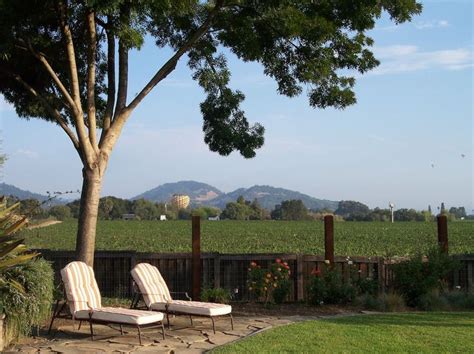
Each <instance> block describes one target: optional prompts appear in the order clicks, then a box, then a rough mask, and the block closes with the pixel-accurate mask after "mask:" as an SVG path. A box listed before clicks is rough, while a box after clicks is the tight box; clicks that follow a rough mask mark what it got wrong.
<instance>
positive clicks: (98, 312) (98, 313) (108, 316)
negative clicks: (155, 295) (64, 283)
mask: <svg viewBox="0 0 474 354" xmlns="http://www.w3.org/2000/svg"><path fill="white" fill-rule="evenodd" d="M89 316H92V319H93V320H98V321H104V322H111V323H114V322H116V323H126V324H131V325H144V324H150V323H155V322H159V321H162V320H163V314H162V313H161V312H154V311H153V312H152V311H140V310H130V309H124V308H117V307H102V308H100V309H95V310H94V311H93V312H92V314H90V313H89V311H88V310H84V311H78V312H76V316H75V317H76V319H78V320H88V319H89Z"/></svg>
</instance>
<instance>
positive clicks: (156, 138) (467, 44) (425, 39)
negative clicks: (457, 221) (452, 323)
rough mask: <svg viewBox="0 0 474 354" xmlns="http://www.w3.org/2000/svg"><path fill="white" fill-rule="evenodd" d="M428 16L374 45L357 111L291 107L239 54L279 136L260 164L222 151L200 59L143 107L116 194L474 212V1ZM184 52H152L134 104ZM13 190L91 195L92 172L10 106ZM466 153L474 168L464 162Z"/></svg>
mask: <svg viewBox="0 0 474 354" xmlns="http://www.w3.org/2000/svg"><path fill="white" fill-rule="evenodd" d="M422 3H423V5H424V10H423V13H422V14H421V15H419V16H416V17H415V18H414V19H413V21H412V22H410V23H405V24H402V25H398V26H396V25H395V24H394V23H392V22H390V20H389V19H388V18H387V16H383V17H382V18H381V19H380V20H379V21H378V23H377V25H376V27H375V29H374V30H372V31H371V32H370V35H371V36H372V38H374V40H375V45H374V48H373V51H374V53H375V55H376V57H377V58H378V59H379V60H380V61H381V65H380V66H379V67H378V68H376V69H375V70H373V71H372V72H370V73H368V74H365V75H363V76H359V77H358V78H357V84H356V89H355V91H356V95H357V101H358V102H357V104H356V105H354V106H351V107H349V108H347V109H345V110H335V109H325V110H321V109H313V108H311V107H310V106H309V104H308V98H307V97H306V95H305V94H303V95H301V96H300V97H298V98H292V99H289V98H287V97H284V96H280V95H278V93H277V92H276V84H275V83H274V82H273V80H272V79H271V78H269V77H266V76H265V75H264V74H263V70H262V67H261V66H260V65H259V64H255V63H243V62H240V61H238V60H237V58H236V57H234V56H233V55H232V54H230V53H228V52H225V54H226V55H227V56H228V59H229V66H230V68H231V71H232V86H233V88H238V89H239V90H241V91H243V92H244V94H245V95H246V100H245V102H244V104H243V108H244V110H245V111H246V114H247V117H248V118H249V120H250V121H251V122H260V123H261V124H263V125H264V126H265V128H266V135H265V145H264V146H263V148H261V149H260V150H258V152H257V156H256V157H255V158H253V159H244V158H243V157H241V156H240V155H239V154H238V153H232V154H231V155H230V156H228V157H222V156H219V155H218V154H216V153H213V152H211V151H209V149H208V147H207V146H206V145H205V143H204V142H203V133H202V117H201V113H200V110H199V103H200V102H201V101H202V100H203V98H204V94H203V92H202V90H201V89H200V88H199V86H198V85H197V84H196V83H195V82H194V81H193V80H192V79H191V73H190V71H189V69H187V66H186V61H185V60H182V61H181V62H180V63H179V64H178V67H177V69H176V70H175V71H174V72H173V73H172V74H170V75H169V76H168V78H167V79H166V80H165V81H163V82H162V83H161V84H160V85H159V86H158V87H156V88H155V89H154V91H153V92H152V93H151V94H150V95H149V96H148V97H147V98H146V99H145V101H144V102H142V105H141V106H139V108H137V110H136V111H135V112H134V114H133V116H132V117H131V118H130V119H129V121H128V122H127V124H126V126H125V128H124V131H123V134H122V136H121V138H120V139H119V142H118V144H117V146H116V148H115V149H114V151H113V153H112V156H111V158H110V162H109V167H108V170H107V173H106V175H105V180H104V185H103V189H102V195H115V196H117V197H123V198H130V197H133V196H135V195H137V194H140V193H142V192H144V191H146V190H149V189H151V188H154V187H156V186H158V185H160V184H163V183H168V182H176V181H180V180H196V181H201V182H205V183H209V184H211V185H213V186H215V187H217V188H219V189H221V190H222V191H224V192H230V191H232V190H235V189H237V188H240V187H250V186H252V185H255V184H259V185H272V186H275V187H283V188H288V189H292V190H297V191H300V192H303V193H307V194H309V195H311V196H314V197H317V198H324V199H330V200H357V201H360V202H363V203H365V204H367V205H369V206H370V207H376V206H379V207H387V206H388V203H389V202H390V201H391V202H393V203H394V204H395V206H396V208H415V209H426V208H427V207H428V205H431V206H432V208H433V210H436V208H437V207H438V206H439V205H440V204H441V202H444V203H445V205H446V206H447V207H448V208H449V207H450V206H465V207H466V210H467V211H468V213H469V212H472V210H473V209H474V202H473V200H474V191H473V176H474V164H473V153H474V147H473V134H474V127H473V63H474V54H473V34H472V33H473V30H474V29H473V2H471V1H470V0H458V1H423V2H422ZM170 53H171V52H170V51H167V50H166V51H163V50H161V51H160V50H158V49H156V48H155V47H154V44H153V43H152V41H148V42H147V43H146V44H145V46H144V47H143V48H142V49H141V50H140V51H135V52H133V53H132V54H131V57H130V66H131V69H130V81H131V83H130V86H131V87H130V90H129V98H130V97H133V96H134V95H135V93H136V92H138V91H139V90H140V89H141V87H142V86H143V85H145V84H146V82H147V81H148V80H149V78H150V77H151V76H152V75H153V74H154V72H155V71H156V70H157V68H158V66H159V65H161V63H163V62H164V61H165V60H167V57H168V56H169V55H170ZM0 118H1V119H0V121H1V126H0V128H1V140H2V146H1V149H2V152H3V153H4V154H6V155H7V157H8V161H7V162H6V164H5V166H4V167H3V173H2V174H3V176H2V178H3V181H4V182H6V183H9V184H14V185H15V186H17V187H20V188H23V189H27V190H30V191H34V192H38V193H42V194H44V193H45V192H46V191H51V190H55V191H66V190H77V189H80V188H81V183H82V182H81V181H82V180H81V163H80V160H79V157H78V156H77V153H76V152H75V151H74V149H73V147H72V145H71V143H70V141H69V140H68V138H67V137H66V135H65V134H64V133H63V131H62V130H61V129H60V128H59V127H58V126H55V125H52V124H51V123H47V122H44V121H41V120H38V119H31V120H25V119H19V118H18V117H17V115H16V113H15V111H14V109H13V107H11V106H9V105H8V104H7V103H6V102H5V101H4V100H3V99H2V98H1V97H0ZM463 155H464V157H463Z"/></svg>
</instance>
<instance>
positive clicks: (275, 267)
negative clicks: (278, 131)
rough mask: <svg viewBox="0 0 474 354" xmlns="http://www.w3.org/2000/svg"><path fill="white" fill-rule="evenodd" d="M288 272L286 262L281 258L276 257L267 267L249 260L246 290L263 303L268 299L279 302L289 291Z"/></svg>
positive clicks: (282, 300)
mask: <svg viewBox="0 0 474 354" xmlns="http://www.w3.org/2000/svg"><path fill="white" fill-rule="evenodd" d="M290 274H291V271H290V267H289V266H288V263H287V262H284V261H282V260H281V259H276V260H275V263H272V264H270V267H269V268H268V269H263V268H262V267H261V266H260V265H258V264H257V263H256V262H251V263H250V267H249V269H248V280H247V286H248V290H249V292H250V293H251V294H254V295H255V297H256V298H258V299H262V300H263V301H264V302H265V304H266V303H268V302H269V301H273V302H275V303H277V304H281V303H283V302H284V301H285V299H286V298H287V296H288V294H289V293H290Z"/></svg>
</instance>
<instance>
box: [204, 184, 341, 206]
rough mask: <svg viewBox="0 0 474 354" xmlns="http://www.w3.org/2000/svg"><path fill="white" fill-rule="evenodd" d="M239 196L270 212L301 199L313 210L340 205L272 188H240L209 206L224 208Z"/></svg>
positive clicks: (216, 199)
mask: <svg viewBox="0 0 474 354" xmlns="http://www.w3.org/2000/svg"><path fill="white" fill-rule="evenodd" d="M239 196H243V197H244V199H245V200H250V201H253V200H254V199H257V200H258V202H259V203H260V205H261V206H262V207H264V208H265V209H268V210H272V209H274V208H275V205H277V204H280V203H281V202H282V201H284V200H291V199H301V200H302V201H303V203H304V205H305V206H306V207H307V208H308V209H312V210H318V209H323V208H327V209H331V210H336V209H337V205H338V202H336V201H331V200H325V199H317V198H314V197H311V196H309V195H307V194H303V193H300V192H297V191H292V190H289V189H284V188H275V187H271V186H253V187H250V188H239V189H237V190H235V191H233V192H230V193H227V194H223V195H221V196H219V197H217V198H215V199H213V200H211V201H210V203H209V204H211V205H212V206H216V207H218V208H224V207H225V205H226V204H227V203H229V202H233V201H236V200H237V198H238V197H239Z"/></svg>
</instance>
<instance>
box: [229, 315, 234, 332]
mask: <svg viewBox="0 0 474 354" xmlns="http://www.w3.org/2000/svg"><path fill="white" fill-rule="evenodd" d="M229 316H230V326H231V328H232V330H234V317H232V314H229Z"/></svg>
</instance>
